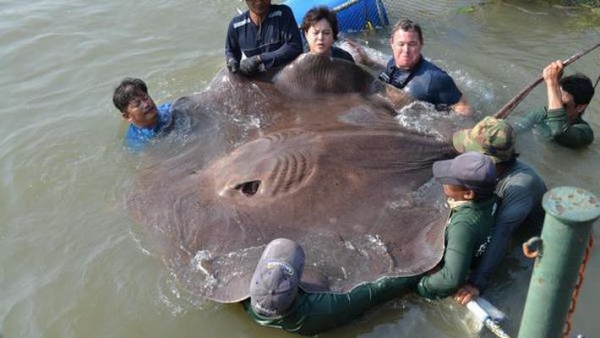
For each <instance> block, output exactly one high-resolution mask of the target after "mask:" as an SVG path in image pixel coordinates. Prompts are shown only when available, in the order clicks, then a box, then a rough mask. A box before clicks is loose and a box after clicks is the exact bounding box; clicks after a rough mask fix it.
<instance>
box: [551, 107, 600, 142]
mask: <svg viewBox="0 0 600 338" xmlns="http://www.w3.org/2000/svg"><path fill="white" fill-rule="evenodd" d="M546 124H547V125H548V128H549V129H550V137H551V138H552V139H553V140H555V141H556V142H558V143H559V144H561V145H563V146H566V147H570V148H577V147H581V146H584V145H588V144H590V143H592V141H593V140H594V132H593V130H592V128H591V127H590V126H589V125H588V124H587V123H575V124H573V125H569V123H568V120H567V111H566V109H565V108H562V107H561V108H558V109H549V110H548V113H547V115H546Z"/></svg>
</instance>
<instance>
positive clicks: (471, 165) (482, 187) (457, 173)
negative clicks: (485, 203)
mask: <svg viewBox="0 0 600 338" xmlns="http://www.w3.org/2000/svg"><path fill="white" fill-rule="evenodd" d="M433 176H435V178H437V180H438V181H439V182H440V183H442V184H450V185H460V186H464V187H466V188H467V189H470V190H474V191H475V192H476V193H477V194H478V195H480V196H481V195H491V193H492V192H493V190H494V185H495V183H496V167H495V165H494V161H492V159H491V157H489V156H487V155H484V154H482V153H479V152H475V151H470V152H466V153H464V154H460V155H458V156H457V157H455V158H454V159H452V160H445V161H437V162H435V163H433Z"/></svg>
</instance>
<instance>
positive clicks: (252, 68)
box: [240, 55, 262, 76]
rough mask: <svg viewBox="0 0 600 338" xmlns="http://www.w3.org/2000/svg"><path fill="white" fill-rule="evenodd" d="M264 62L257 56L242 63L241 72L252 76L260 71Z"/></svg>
mask: <svg viewBox="0 0 600 338" xmlns="http://www.w3.org/2000/svg"><path fill="white" fill-rule="evenodd" d="M261 65H262V60H261V59H260V56H258V55H255V56H252V57H249V58H247V59H244V60H242V62H240V72H241V73H242V74H244V75H246V76H252V75H254V74H256V73H258V71H259V70H260V66H261Z"/></svg>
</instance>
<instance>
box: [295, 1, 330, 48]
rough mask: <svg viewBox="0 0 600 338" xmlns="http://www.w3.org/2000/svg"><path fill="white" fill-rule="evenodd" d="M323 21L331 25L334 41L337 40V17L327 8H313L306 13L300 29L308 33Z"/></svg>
mask: <svg viewBox="0 0 600 338" xmlns="http://www.w3.org/2000/svg"><path fill="white" fill-rule="evenodd" d="M323 19H325V20H327V22H329V25H330V26H331V29H332V30H333V40H337V38H338V33H339V29H338V22H337V16H336V15H335V13H334V12H332V11H330V10H329V8H327V7H326V6H319V7H313V8H312V9H310V10H309V11H308V12H306V14H305V15H304V19H302V25H300V28H301V29H302V31H304V32H305V33H306V32H308V30H309V29H310V27H311V26H312V25H314V24H316V23H317V22H319V21H321V20H323Z"/></svg>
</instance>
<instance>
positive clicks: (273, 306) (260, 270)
mask: <svg viewBox="0 0 600 338" xmlns="http://www.w3.org/2000/svg"><path fill="white" fill-rule="evenodd" d="M303 271H304V250H303V249H302V247H301V246H300V245H299V244H298V243H296V242H294V241H291V240H289V239H285V238H278V239H275V240H273V241H271V243H269V245H267V247H266V248H265V250H264V251H263V253H262V256H261V257H260V261H259V262H258V265H257V266H256V270H254V275H253V276H252V282H251V283H250V303H251V305H252V309H253V310H254V311H255V312H256V313H257V314H259V315H261V316H265V317H279V316H282V315H284V314H285V312H286V310H287V309H288V308H289V307H290V306H291V305H292V303H293V302H294V299H295V298H296V294H297V293H298V287H299V286H300V280H301V279H302V272H303Z"/></svg>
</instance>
